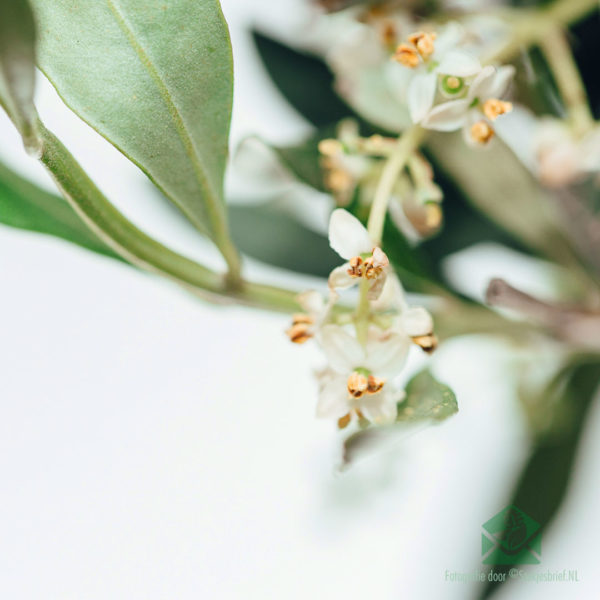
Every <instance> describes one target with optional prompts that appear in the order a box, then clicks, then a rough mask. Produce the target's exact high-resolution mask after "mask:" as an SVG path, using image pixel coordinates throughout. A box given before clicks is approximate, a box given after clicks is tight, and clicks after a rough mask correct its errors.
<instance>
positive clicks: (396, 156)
mask: <svg viewBox="0 0 600 600" xmlns="http://www.w3.org/2000/svg"><path fill="white" fill-rule="evenodd" d="M424 132H425V130H424V129H422V128H421V127H419V126H418V125H414V126H413V127H411V128H410V129H407V130H406V131H405V132H404V133H403V134H402V135H401V136H400V137H399V138H398V143H397V145H396V148H395V149H394V151H393V152H392V153H391V154H390V157H389V158H388V160H387V162H386V163H385V166H384V167H383V172H382V174H381V179H380V180H379V185H378V186H377V190H376V191H375V197H374V198H373V204H372V205H371V212H370V213H369V221H368V223H367V229H368V231H369V234H370V236H371V239H372V240H373V243H374V244H376V245H379V244H381V237H382V236H383V226H384V224H385V216H386V214H387V209H388V203H389V201H390V196H391V195H392V192H393V190H394V185H395V184H396V181H397V180H398V175H399V174H400V172H401V171H402V169H403V168H404V167H405V165H406V163H407V161H408V159H409V158H410V155H411V154H412V153H413V151H414V149H415V148H416V147H417V146H418V145H419V142H420V141H421V139H422V138H423V135H424Z"/></svg>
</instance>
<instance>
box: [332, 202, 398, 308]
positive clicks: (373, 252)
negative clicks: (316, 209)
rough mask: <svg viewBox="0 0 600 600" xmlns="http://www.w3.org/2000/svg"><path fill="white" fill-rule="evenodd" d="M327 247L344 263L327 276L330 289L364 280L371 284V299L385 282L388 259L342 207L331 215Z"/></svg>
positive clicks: (366, 232)
mask: <svg viewBox="0 0 600 600" xmlns="http://www.w3.org/2000/svg"><path fill="white" fill-rule="evenodd" d="M329 245H330V246H331V247H332V248H333V249H334V250H335V251H336V252H337V253H338V254H339V255H340V256H341V257H342V258H345V259H346V260H347V261H348V262H346V263H345V264H343V265H342V266H340V267H337V268H335V269H334V270H333V271H332V272H331V274H330V275H329V287H330V289H331V290H338V289H345V288H349V287H351V286H353V285H355V284H356V283H358V281H359V280H360V279H367V280H370V281H372V282H373V283H372V284H371V286H370V290H369V298H370V299H375V298H376V297H377V296H378V295H379V293H380V292H381V288H382V286H383V284H384V282H385V278H386V275H387V267H388V266H389V260H388V257H387V256H386V254H385V252H383V250H382V249H381V248H379V247H378V246H377V245H376V244H375V243H374V242H373V240H372V239H371V236H370V235H369V232H368V231H367V230H366V228H365V227H364V226H363V225H362V223H361V222H360V221H359V220H358V219H357V218H356V217H355V216H353V215H351V214H350V213H349V212H348V211H346V210H344V209H343V208H338V209H336V210H334V211H333V213H332V214H331V219H330V220H329Z"/></svg>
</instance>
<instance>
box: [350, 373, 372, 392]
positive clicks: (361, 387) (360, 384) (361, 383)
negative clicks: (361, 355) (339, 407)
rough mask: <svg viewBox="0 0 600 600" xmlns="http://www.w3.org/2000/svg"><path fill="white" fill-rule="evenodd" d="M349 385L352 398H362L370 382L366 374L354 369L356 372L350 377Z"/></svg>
mask: <svg viewBox="0 0 600 600" xmlns="http://www.w3.org/2000/svg"><path fill="white" fill-rule="evenodd" d="M347 387H348V394H349V395H350V397H351V398H361V397H362V396H364V394H365V392H366V391H367V388H368V387H369V383H368V381H367V378H366V377H365V376H364V375H361V374H360V373H357V372H356V371H354V373H352V375H350V376H349V377H348V383H347Z"/></svg>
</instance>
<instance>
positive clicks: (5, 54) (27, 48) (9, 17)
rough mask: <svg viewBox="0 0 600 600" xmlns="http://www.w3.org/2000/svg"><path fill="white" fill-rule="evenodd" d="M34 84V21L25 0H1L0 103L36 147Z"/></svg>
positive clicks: (34, 148)
mask: <svg viewBox="0 0 600 600" xmlns="http://www.w3.org/2000/svg"><path fill="white" fill-rule="evenodd" d="M34 85H35V24H34V20H33V14H32V12H31V8H30V6H29V3H28V2H27V0H2V1H1V2H0V105H2V107H3V108H4V110H6V112H7V113H8V116H9V117H10V118H11V120H12V121H13V123H14V124H15V126H16V128H17V129H18V130H19V132H20V134H21V135H22V137H23V142H24V143H25V147H26V148H27V149H28V151H32V152H37V151H38V150H39V140H38V135H37V113H36V110H35V107H34V105H33V92H34Z"/></svg>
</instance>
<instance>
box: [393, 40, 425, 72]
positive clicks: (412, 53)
mask: <svg viewBox="0 0 600 600" xmlns="http://www.w3.org/2000/svg"><path fill="white" fill-rule="evenodd" d="M393 58H394V60H396V61H397V62H399V63H400V64H401V65H404V66H405V67H408V68H409V69H414V68H416V67H418V66H419V52H418V51H417V49H416V48H415V47H414V46H409V45H408V44H400V45H399V46H398V48H396V53H395V54H394V57H393Z"/></svg>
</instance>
